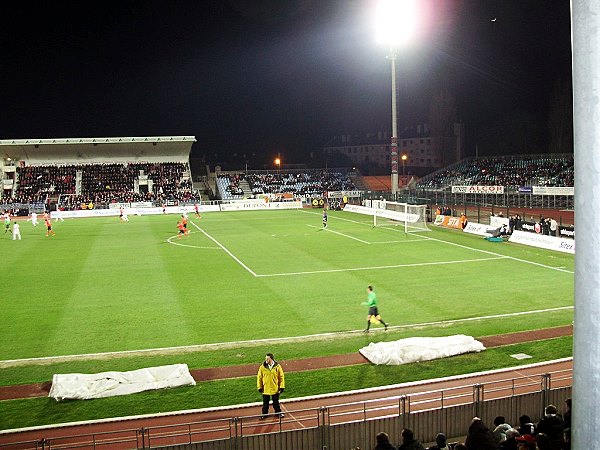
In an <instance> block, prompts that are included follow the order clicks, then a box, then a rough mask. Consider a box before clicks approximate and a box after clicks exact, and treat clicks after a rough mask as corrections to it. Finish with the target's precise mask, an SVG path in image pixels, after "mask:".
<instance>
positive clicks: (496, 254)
mask: <svg viewBox="0 0 600 450" xmlns="http://www.w3.org/2000/svg"><path fill="white" fill-rule="evenodd" d="M337 219H339V220H346V221H348V222H354V223H358V224H362V225H367V226H370V225H369V224H367V223H364V222H359V221H356V220H351V219H342V218H340V217H338V218H337ZM384 229H385V230H389V231H392V232H398V233H399V232H400V231H398V230H395V229H393V228H384ZM417 236H419V237H421V238H422V239H424V240H428V241H435V242H442V243H444V244H448V245H455V246H457V247H461V248H466V249H468V250H473V251H476V252H481V253H487V254H488V255H494V256H502V257H504V258H506V259H512V260H513V261H518V262H522V263H525V264H531V265H534V266H539V267H543V268H545V269H550V270H556V271H558V272H564V273H571V274H573V273H575V272H573V271H572V270H566V269H563V268H562V267H552V266H548V265H546V264H542V263H536V262H534V261H528V260H526V259H521V258H515V257H514V256H507V255H501V254H500V253H495V252H490V251H488V250H481V249H478V248H474V247H469V246H467V245H462V244H457V243H454V242H448V241H444V240H443V239H436V238H432V237H429V236H421V235H417Z"/></svg>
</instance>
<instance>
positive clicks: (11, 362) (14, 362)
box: [0, 306, 573, 368]
mask: <svg viewBox="0 0 600 450" xmlns="http://www.w3.org/2000/svg"><path fill="white" fill-rule="evenodd" d="M567 309H573V306H558V307H556V308H547V309H537V310H532V311H520V312H514V313H507V314H494V315H491V316H479V317H478V316H475V317H466V318H464V319H452V320H439V321H436V322H422V323H412V324H406V325H392V326H390V327H389V328H390V329H392V328H393V329H397V330H399V329H402V328H406V329H409V328H422V327H424V326H431V325H436V326H437V325H447V324H456V323H462V322H473V321H476V320H488V319H503V318H506V317H516V316H524V315H530V314H546V313H549V312H554V311H563V310H567ZM374 331H375V332H377V331H378V329H376V330H374ZM362 332H363V330H362V328H361V329H360V330H350V331H336V332H329V333H318V334H309V335H305V336H289V337H275V338H267V339H252V340H248V341H230V342H215V343H212V344H197V345H182V346H178V347H161V348H149V349H144V350H123V351H120V352H103V353H84V354H79V355H64V356H43V357H39V358H24V359H7V360H3V361H0V368H4V367H13V366H18V365H26V364H30V363H37V362H45V363H47V362H61V361H66V360H77V359H81V358H85V359H92V358H99V357H106V356H131V355H142V354H149V353H164V352H175V351H209V350H222V349H224V348H235V347H239V346H243V345H252V346H255V345H257V344H260V345H264V344H270V343H282V342H297V341H301V342H306V340H307V339H322V338H328V339H329V338H331V337H335V336H340V335H347V334H357V333H362Z"/></svg>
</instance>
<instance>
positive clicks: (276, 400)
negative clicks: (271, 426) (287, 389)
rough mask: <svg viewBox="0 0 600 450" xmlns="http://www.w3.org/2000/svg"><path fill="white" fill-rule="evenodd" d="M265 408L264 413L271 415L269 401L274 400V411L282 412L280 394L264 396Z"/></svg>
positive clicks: (263, 407)
mask: <svg viewBox="0 0 600 450" xmlns="http://www.w3.org/2000/svg"><path fill="white" fill-rule="evenodd" d="M262 397H263V406H262V413H263V414H269V401H270V400H271V399H273V409H274V410H275V412H276V413H278V412H281V406H279V393H277V394H273V395H267V394H263V396H262Z"/></svg>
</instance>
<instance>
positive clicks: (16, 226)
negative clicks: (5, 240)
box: [13, 222, 21, 241]
mask: <svg viewBox="0 0 600 450" xmlns="http://www.w3.org/2000/svg"><path fill="white" fill-rule="evenodd" d="M19 228H20V227H19V224H18V223H17V222H15V223H13V241H16V240H17V238H18V239H19V240H21V230H19Z"/></svg>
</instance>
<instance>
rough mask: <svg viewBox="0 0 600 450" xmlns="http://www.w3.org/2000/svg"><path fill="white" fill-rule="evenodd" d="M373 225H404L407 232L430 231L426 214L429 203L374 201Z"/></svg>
mask: <svg viewBox="0 0 600 450" xmlns="http://www.w3.org/2000/svg"><path fill="white" fill-rule="evenodd" d="M371 206H372V210H373V226H374V227H385V226H403V227H404V232H405V233H418V232H421V231H429V228H428V227H427V217H426V215H425V213H426V209H427V205H411V204H409V203H398V202H390V201H385V200H384V201H376V202H373V204H372V205H371Z"/></svg>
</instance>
